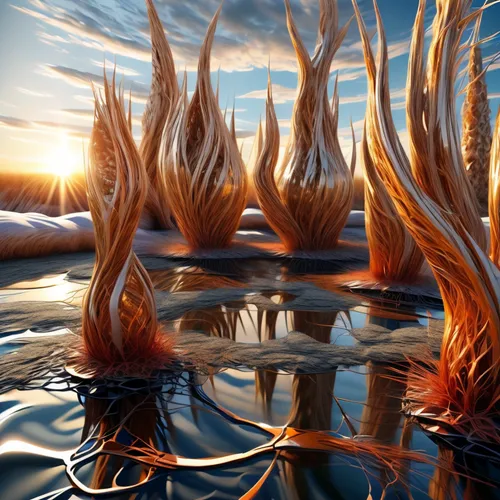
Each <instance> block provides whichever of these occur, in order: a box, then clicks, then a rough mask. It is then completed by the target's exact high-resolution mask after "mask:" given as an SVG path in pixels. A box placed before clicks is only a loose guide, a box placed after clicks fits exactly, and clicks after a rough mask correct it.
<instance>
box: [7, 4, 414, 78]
mask: <svg viewBox="0 0 500 500" xmlns="http://www.w3.org/2000/svg"><path fill="white" fill-rule="evenodd" d="M219 3H220V2H219V0H191V1H189V2H180V1H175V0H157V2H156V5H157V8H158V11H159V14H160V17H161V18H162V20H163V23H164V26H165V29H166V31H167V34H168V39H169V41H170V44H171V46H172V51H173V54H174V58H175V60H176V64H177V65H178V67H186V68H187V69H188V70H195V69H196V66H197V62H198V55H199V51H200V47H201V43H202V40H203V37H204V35H205V32H206V29H207V27H208V24H209V22H210V20H211V18H212V16H213V15H214V13H215V12H216V10H217V8H218V7H219ZM360 3H363V2H360ZM338 4H339V13H340V23H341V24H343V23H345V22H346V21H347V20H348V19H349V18H350V17H351V15H352V13H353V9H352V5H351V0H339V2H338ZM32 5H33V8H32V9H28V8H26V7H14V8H16V9H17V10H18V11H20V12H22V13H24V14H25V15H28V16H31V17H33V18H35V19H37V20H39V21H40V22H42V23H44V24H46V25H47V26H49V27H51V28H54V29H59V30H62V31H63V32H65V33H66V35H67V38H65V39H63V40H64V42H62V43H66V42H70V43H74V44H79V45H83V46H85V47H90V48H94V49H98V50H105V51H109V52H111V53H114V54H119V55H122V56H124V57H128V58H135V59H139V60H144V61H149V60H150V59H151V54H150V52H151V49H150V44H149V41H148V33H149V25H148V20H147V15H146V11H145V8H144V6H143V3H142V2H141V3H139V4H137V1H136V0H120V2H119V5H120V9H115V10H114V11H113V10H110V8H109V7H108V6H107V5H105V4H104V2H103V1H102V0H101V1H96V0H86V1H85V2H76V1H74V2H73V4H72V6H67V7H66V8H62V7H61V6H60V5H59V4H55V3H54V2H53V1H52V0H45V1H44V2H43V4H42V3H41V2H32ZM66 5H67V4H66ZM139 6H140V7H139ZM292 10H293V15H294V19H295V21H296V23H297V26H298V27H299V30H300V33H301V36H302V38H303V40H304V43H305V44H306V47H307V48H308V49H309V50H310V51H311V52H312V50H313V48H314V47H315V44H316V37H317V29H318V18H319V8H318V2H317V1H316V0H315V1H310V0H300V2H299V0H297V1H295V2H293V5H292ZM364 18H365V21H366V22H368V23H370V24H371V25H372V26H370V29H373V12H372V10H369V11H368V12H365V13H364ZM51 35H52V34H51ZM54 36H55V35H54ZM46 41H50V42H56V40H49V39H47V38H46ZM58 41H62V40H58ZM408 45H409V43H408V40H398V41H391V42H390V43H389V46H388V49H389V58H393V57H397V56H399V55H401V54H403V53H405V52H407V51H408ZM269 54H271V55H272V57H271V65H272V68H273V69H274V70H287V71H293V72H296V71H297V61H296V57H295V53H294V50H293V46H292V43H291V41H290V37H289V35H288V30H287V26H286V17H285V8H284V5H283V2H280V1H276V0H232V1H231V2H226V3H225V5H224V8H223V9H222V13H221V16H220V21H219V25H218V28H217V33H216V36H215V41H214V48H213V64H214V67H215V65H219V64H220V65H221V67H222V70H224V71H245V70H251V69H252V68H254V67H266V66H267V63H268V56H269ZM359 68H364V59H363V52H362V48H361V45H360V43H359V33H358V30H357V29H356V27H355V26H354V23H353V25H352V27H351V29H350V30H349V31H348V34H347V36H346V38H345V40H344V43H343V45H342V46H341V48H340V49H339V51H338V53H337V54H336V57H335V59H334V63H333V66H332V69H334V70H345V69H359ZM360 75H361V72H358V73H357V74H356V73H353V72H351V73H346V75H342V76H341V79H351V80H352V79H355V78H357V77H359V76H360Z"/></svg>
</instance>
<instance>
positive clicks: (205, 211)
mask: <svg viewBox="0 0 500 500" xmlns="http://www.w3.org/2000/svg"><path fill="white" fill-rule="evenodd" d="M219 14H220V8H219V10H218V11H217V12H216V14H215V16H214V17H213V19H212V21H211V23H210V26H209V27H208V30H207V34H206V36H205V40H204V42H203V45H202V47H201V51H200V59H199V64H198V81H197V83H196V89H195V92H194V95H193V98H192V100H191V102H190V103H189V104H188V99H187V87H186V85H187V83H186V78H185V79H184V85H183V89H182V94H181V98H180V99H179V103H178V105H177V107H176V109H175V111H174V113H173V115H172V117H171V119H170V120H169V122H168V123H167V126H166V127H165V130H164V133H163V137H162V144H161V147H160V162H161V168H162V175H163V182H164V184H165V188H166V191H167V192H168V193H169V196H170V199H171V200H172V210H173V213H174V216H175V219H176V221H177V224H178V226H179V229H180V231H181V232H182V234H183V235H184V237H185V238H186V240H187V241H188V243H189V245H190V246H191V247H192V248H194V249H196V248H222V247H227V246H229V245H230V244H231V240H232V237H233V235H234V233H235V232H236V230H237V229H238V226H239V222H240V218H241V214H242V213H243V210H244V209H245V206H246V196H247V173H246V169H245V165H244V164H243V161H242V159H241V155H240V153H239V151H238V146H237V144H236V141H235V140H234V137H233V136H232V135H231V133H230V131H229V130H228V128H227V126H226V124H225V122H224V118H223V116H222V113H221V111H220V109H219V104H218V102H217V99H216V97H215V95H214V92H213V89H212V85H211V82H210V52H211V48H212V43H213V39H214V35H215V29H216V27H217V20H218V17H219Z"/></svg>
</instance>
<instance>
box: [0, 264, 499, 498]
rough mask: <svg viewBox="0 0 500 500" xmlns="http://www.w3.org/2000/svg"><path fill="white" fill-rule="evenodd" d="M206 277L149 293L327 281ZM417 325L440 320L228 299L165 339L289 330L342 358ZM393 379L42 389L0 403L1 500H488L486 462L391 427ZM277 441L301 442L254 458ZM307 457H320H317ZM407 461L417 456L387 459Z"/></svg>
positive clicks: (61, 294) (492, 480) (183, 321)
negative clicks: (373, 337) (288, 431)
mask: <svg viewBox="0 0 500 500" xmlns="http://www.w3.org/2000/svg"><path fill="white" fill-rule="evenodd" d="M213 266H214V264H212V263H210V265H202V266H195V267H193V266H179V267H177V268H174V269H170V270H168V271H158V272H155V273H152V277H153V281H154V282H155V285H156V286H157V288H158V289H162V290H168V291H171V292H174V293H176V292H182V291H203V290H207V289H210V288H216V287H229V288H231V287H235V288H236V287H238V286H243V285H245V284H246V283H248V281H249V280H250V278H251V277H252V278H255V277H257V278H265V279H275V280H283V279H288V280H291V279H301V280H308V279H309V280H310V281H311V282H318V283H325V282H328V279H326V281H325V277H327V278H328V276H330V275H331V274H332V270H329V269H327V270H325V269H320V270H319V272H315V273H313V274H310V273H309V274H307V273H302V272H296V270H290V269H287V270H286V273H284V272H283V269H282V268H281V267H280V266H279V265H277V264H275V263H263V262H256V263H252V264H251V265H248V266H246V267H245V266H242V265H238V266H233V267H231V268H230V269H229V270H228V269H223V270H222V271H221V268H220V267H218V268H215V269H213ZM215 266H216V264H215ZM300 271H302V270H300ZM318 276H320V277H321V279H320V280H319V279H318ZM84 288H85V284H82V283H76V284H75V283H69V284H68V282H67V281H66V280H64V279H62V278H61V277H60V276H59V277H58V276H52V277H50V278H49V281H47V280H46V281H41V282H40V281H38V282H32V283H31V284H27V283H21V284H20V285H18V286H16V287H14V288H11V289H9V290H3V291H0V301H4V302H5V301H12V300H36V301H39V300H57V301H66V302H67V303H68V304H71V305H72V306H74V305H75V304H76V305H78V304H79V300H80V297H81V294H82V293H83V290H84ZM259 293H263V292H259ZM265 294H266V297H267V298H268V299H270V300H271V301H272V302H273V303H275V304H284V303H286V302H287V301H288V300H290V297H289V296H288V295H287V294H286V293H282V292H279V291H270V292H265ZM430 315H431V316H432V317H437V318H442V311H440V310H439V308H436V307H435V306H434V308H430V307H429V306H428V305H418V306H408V305H406V306H402V305H399V306H397V305H395V304H393V305H389V306H388V305H387V304H381V303H380V302H378V301H376V300H374V299H372V300H364V301H363V302H362V303H361V305H359V306H357V307H355V308H354V309H351V310H349V311H330V310H314V308H311V310H292V311H277V310H274V309H270V310H263V309H262V307H256V306H254V305H251V304H250V305H248V304H243V303H242V301H238V300H236V301H234V302H225V303H223V304H219V305H217V306H215V307H211V308H208V309H203V310H195V311H189V312H187V313H185V314H183V316H182V317H180V318H178V319H177V320H176V321H175V322H174V325H175V328H176V329H177V330H178V331H180V332H182V331H183V330H197V331H199V332H200V334H205V335H218V336H227V337H229V338H232V339H234V340H236V341H239V342H260V341H265V340H269V339H273V338H281V337H284V336H286V335H287V333H288V332H289V331H291V330H293V329H295V330H299V331H301V332H303V333H306V334H308V335H310V336H312V337H314V338H315V339H316V340H318V341H320V342H328V343H335V344H338V345H344V346H349V345H354V344H355V343H356V340H355V338H354V337H352V336H351V335H350V334H349V331H348V330H349V329H350V328H351V327H361V326H363V325H365V324H367V323H375V324H379V325H382V326H385V327H386V328H389V329H395V328H400V327H402V326H412V325H415V324H426V323H427V321H428V317H429V316H430ZM61 326H64V325H61ZM7 349H8V346H3V352H5V351H6V350H7ZM392 369H393V367H391V366H388V365H384V364H372V363H367V364H366V365H363V366H355V367H345V366H339V367H338V369H337V370H335V371H332V372H328V373H320V374H312V375H311V374H303V375H293V374H287V373H280V372H270V371H249V370H225V371H220V372H214V373H213V374H211V375H210V376H203V377H202V376H200V375H197V374H187V373H178V374H169V375H165V376H164V377H163V378H162V379H160V380H158V381H156V383H154V384H153V383H151V384H148V385H146V384H144V383H139V382H131V383H128V384H126V385H125V386H124V385H123V384H117V383H115V384H111V383H108V384H104V383H96V382H94V383H88V384H85V383H83V384H82V383H79V384H77V383H76V381H74V383H73V382H72V383H71V384H69V386H68V384H66V383H58V381H57V380H53V383H52V385H50V386H49V387H47V388H45V389H38V390H29V391H17V390H16V391H11V392H8V393H5V394H3V395H0V485H1V490H0V491H1V493H0V498H2V499H3V498H5V499H9V500H11V499H12V500H17V499H19V500H21V499H30V498H47V499H48V498H60V499H70V498H73V499H74V498H93V497H96V496H97V493H100V494H104V498H117V499H118V498H135V499H157V498H168V499H194V498H214V499H236V498H241V497H243V496H244V495H245V494H247V493H249V492H252V494H254V495H255V496H254V498H258V499H294V498H297V499H309V498H313V499H323V498H324V499H331V498H333V499H349V500H356V499H366V498H370V495H371V498H373V499H378V498H382V496H383V495H384V494H385V497H384V498H387V499H396V498H401V499H404V498H415V499H426V498H432V499H445V498H470V499H476V498H477V499H483V498H484V499H489V498H497V497H498V493H497V492H496V489H495V486H499V485H500V482H499V481H498V478H499V477H500V474H499V471H498V462H495V460H493V459H492V458H494V457H493V456H490V458H485V457H484V456H478V455H477V449H474V450H473V453H472V452H471V453H467V454H465V455H464V454H463V453H461V452H459V451H457V450H456V449H453V448H452V447H450V446H449V445H445V444H443V443H439V444H437V443H435V442H434V441H433V440H431V439H430V438H429V436H428V435H426V434H425V433H424V432H423V431H422V430H421V429H420V427H418V425H416V424H415V423H412V422H410V421H409V420H407V419H406V418H405V417H404V416H403V415H402V413H401V398H402V396H403V393H404V390H405V385H404V382H403V381H397V380H393V379H391V378H388V376H390V375H392V374H393V371H392ZM285 426H286V427H287V428H292V429H298V430H300V435H299V436H298V437H294V436H291V437H290V439H289V440H288V441H286V446H282V447H280V446H279V445H276V447H274V448H273V447H272V446H271V447H269V446H268V447H266V448H265V449H264V451H263V452H262V453H257V452H256V450H259V449H260V448H259V447H264V446H265V445H266V444H268V443H270V442H271V441H272V439H273V436H274V435H276V432H278V433H279V432H280V431H281V429H282V428H284V427H285ZM273 433H274V434H273ZM318 436H320V437H321V439H320V440H318ZM304 443H305V444H307V446H304ZM311 443H312V444H311ZM318 443H323V444H324V443H327V445H328V452H326V451H324V448H323V449H322V450H320V449H319V448H320V447H319V446H318ZM353 443H354V444H353ZM358 443H359V446H358ZM366 443H369V444H370V443H375V445H374V448H373V449H370V448H369V447H366ZM323 444H322V446H323ZM363 446H365V447H364V448H363ZM411 451H421V452H422V453H423V454H424V455H423V456H422V458H421V459H418V460H404V459H401V456H403V457H405V456H407V455H404V454H405V453H408V452H411ZM485 453H486V451H485ZM492 453H493V452H491V454H492ZM412 458H413V457H412ZM438 458H439V459H440V460H441V461H442V463H441V466H436V460H437V459H438ZM200 459H201V461H200ZM203 459H206V460H205V461H203ZM273 461H275V462H274V463H273ZM272 464H273V465H272ZM445 464H446V465H445ZM271 465H272V469H271V471H270V473H269V475H268V476H267V478H266V479H265V481H263V482H262V484H261V485H259V484H258V483H259V480H260V479H261V478H263V477H264V476H265V474H266V471H268V469H269V467H270V466H271ZM465 466H467V468H465ZM73 474H74V476H72V475H73ZM460 474H461V475H460ZM71 476H72V477H73V482H72V481H71V480H70V477H71ZM465 476H468V478H466V477H465ZM471 477H475V478H480V481H478V480H477V479H476V480H472V479H470V478H471ZM391 483H393V484H391ZM256 485H258V487H257V486H256ZM384 491H385V492H384ZM247 498H252V497H251V496H248V497H247Z"/></svg>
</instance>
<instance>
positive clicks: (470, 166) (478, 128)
mask: <svg viewBox="0 0 500 500" xmlns="http://www.w3.org/2000/svg"><path fill="white" fill-rule="evenodd" d="M468 73H469V85H468V87H467V93H466V95H465V101H464V105H463V108H462V154H463V158H464V164H465V169H466V171H467V177H468V178H469V181H470V183H471V185H472V188H473V190H474V192H475V194H476V198H477V200H478V203H479V207H480V211H481V215H487V213H488V170H489V161H490V148H491V125H490V105H489V102H488V89H487V86H486V73H485V72H483V61H482V56H481V47H480V46H479V45H478V44H477V43H476V44H474V46H473V47H472V48H471V49H470V56H469V68H468Z"/></svg>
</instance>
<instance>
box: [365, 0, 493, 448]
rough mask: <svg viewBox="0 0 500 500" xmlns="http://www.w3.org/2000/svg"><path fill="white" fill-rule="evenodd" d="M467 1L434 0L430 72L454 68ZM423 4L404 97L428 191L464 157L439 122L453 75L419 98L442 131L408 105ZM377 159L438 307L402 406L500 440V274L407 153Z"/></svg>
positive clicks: (452, 122) (418, 59) (418, 78)
mask: <svg viewBox="0 0 500 500" xmlns="http://www.w3.org/2000/svg"><path fill="white" fill-rule="evenodd" d="M469 4H470V2H469V1H468V0H437V13H436V18H435V20H434V31H433V39H432V44H431V45H432V46H433V47H434V48H433V49H431V50H432V57H430V58H429V61H428V65H429V68H428V72H429V75H431V76H432V75H433V76H432V78H437V77H440V76H442V75H449V76H450V75H452V74H453V69H454V68H455V66H456V64H457V59H456V54H455V57H451V55H450V53H449V52H448V51H447V50H445V48H448V49H451V48H452V47H453V45H450V43H451V44H452V42H454V40H455V36H456V33H455V31H456V30H463V29H464V26H466V25H467V23H468V22H470V20H472V19H473V16H472V15H467V12H468V6H469ZM374 5H375V13H376V16H377V24H378V28H379V32H380V31H381V27H382V20H381V18H380V12H379V10H378V6H377V3H376V1H374ZM424 14H425V0H420V4H419V8H418V12H417V16H416V21H415V25H414V29H413V40H412V49H411V57H410V62H409V66H410V67H409V74H410V79H409V82H408V88H409V89H410V93H413V92H414V91H415V92H416V94H415V95H414V96H413V97H412V98H411V99H410V100H411V101H412V102H411V104H410V105H409V108H408V109H409V114H408V120H409V127H410V126H411V127H412V133H411V134H410V146H411V149H412V156H411V161H412V167H413V170H414V171H417V172H418V173H419V174H420V175H422V174H423V173H424V172H426V173H427V174H428V179H430V178H433V179H435V182H437V184H436V185H433V186H427V187H432V188H433V190H434V191H433V193H434V195H435V193H437V192H442V193H444V192H446V191H447V187H446V186H447V185H448V184H447V182H450V181H452V180H453V179H454V177H452V176H451V172H453V171H455V170H458V167H462V160H461V157H460V158H458V156H460V155H458V156H457V151H458V149H457V148H458V143H457V141H454V142H453V144H452V143H451V142H446V143H444V142H443V141H444V137H445V134H446V132H447V131H448V132H449V131H452V130H454V129H455V128H456V118H455V115H454V114H452V115H446V114H445V116H441V115H440V113H441V112H442V111H443V110H441V109H438V108H439V106H444V108H445V109H446V110H450V109H452V108H453V107H454V106H453V105H452V104H451V102H452V101H453V99H454V95H453V86H452V85H450V86H446V85H445V82H443V86H441V87H440V89H441V92H442V95H440V96H439V99H437V98H436V97H437V96H435V95H433V93H434V92H435V89H431V90H430V91H429V92H430V94H431V96H429V99H426V104H425V106H426V112H425V116H426V117H427V118H426V119H427V120H428V121H429V122H430V123H435V120H436V119H437V117H438V115H439V116H440V118H443V119H444V118H445V119H446V120H444V121H442V122H441V127H442V132H441V133H439V132H438V131H437V130H436V129H435V128H432V127H431V129H432V130H433V133H432V134H431V133H430V132H429V136H428V135H427V131H426V130H425V127H424V125H423V123H422V114H420V113H417V114H416V115H414V114H412V111H415V109H417V108H418V107H419V106H420V104H419V102H420V101H419V99H420V100H422V99H423V94H421V93H420V90H421V89H422V88H423V87H424V85H425V71H424V67H423V57H422V50H423V34H424V29H423V26H424V25H423V21H424ZM438 46H439V47H440V48H439V49H438ZM380 49H381V50H380V51H379V56H378V62H379V66H380V67H382V65H383V64H384V61H386V51H387V47H386V46H385V45H384V44H383V43H381V44H380ZM452 52H453V51H452ZM379 90H380V86H379ZM417 104H418V106H417ZM376 105H377V107H378V108H381V107H382V106H383V102H382V92H380V91H379V92H376ZM422 109H423V108H422ZM378 125H379V127H380V128H381V132H382V134H384V135H387V131H386V130H385V124H384V122H383V121H382V120H379V122H378ZM441 134H443V135H441ZM450 140H451V138H450ZM436 143H437V144H436ZM444 144H448V146H449V147H444ZM452 145H453V147H452ZM417 152H418V154H417ZM417 162H418V165H415V163H417ZM442 165H443V166H447V168H448V171H447V175H439V174H440V173H443V172H441V169H440V171H439V172H438V166H439V167H440V166H442ZM375 167H376V168H377V171H378V174H379V175H380V178H381V180H382V182H383V183H384V185H385V186H386V188H387V190H388V192H389V194H390V196H391V198H392V200H393V202H394V205H395V207H396V209H397V211H398V213H399V214H400V216H401V218H402V220H403V221H404V223H405V224H406V227H407V229H408V231H409V232H410V234H411V235H412V236H413V238H414V239H415V241H416V242H417V244H418V245H419V247H420V248H421V250H422V252H423V253H424V255H425V257H426V259H427V261H428V263H429V265H430V267H431V269H432V271H433V273H434V276H435V277H436V280H437V282H438V285H439V288H440V291H441V296H442V298H443V303H444V309H445V326H444V335H443V343H442V348H441V358H440V360H439V361H435V360H433V359H429V360H425V361H427V364H426V366H422V365H421V364H418V363H416V362H412V365H411V368H410V371H409V373H408V384H409V389H408V393H407V396H408V398H409V400H410V401H412V403H411V405H410V408H409V409H410V410H411V411H413V410H415V411H416V410H417V409H419V410H422V411H424V412H430V413H434V414H436V415H438V418H440V419H441V421H444V422H446V423H447V424H451V425H452V426H454V428H455V430H457V431H460V432H463V433H465V434H468V435H469V436H473V437H475V438H478V439H484V440H494V441H497V442H500V435H499V433H498V427H497V425H496V424H495V422H494V417H495V416H496V415H498V410H499V402H500V383H499V382H500V286H499V285H500V284H499V279H500V275H499V273H498V271H497V269H496V267H495V266H494V265H493V264H492V263H491V261H490V260H489V259H488V257H487V255H486V254H485V253H484V251H483V250H482V249H481V248H480V246H479V245H478V243H477V242H476V241H475V240H474V238H473V237H472V235H471V233H470V232H469V230H470V227H468V226H467V225H466V223H465V222H464V219H463V217H461V216H458V215H456V214H455V213H454V212H453V210H452V207H454V208H455V209H457V207H456V205H453V204H450V203H447V202H445V199H442V198H439V197H436V198H435V197H434V195H433V194H430V192H428V191H427V190H426V189H424V188H423V186H422V181H423V180H425V181H426V182H427V180H426V179H424V178H423V177H421V178H420V181H417V180H416V179H415V177H414V176H413V175H412V172H411V171H410V168H409V167H408V165H407V164H405V163H404V162H403V163H401V162H397V161H391V162H381V163H376V164H375ZM424 185H426V184H425V182H424Z"/></svg>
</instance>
